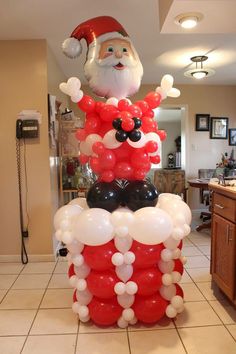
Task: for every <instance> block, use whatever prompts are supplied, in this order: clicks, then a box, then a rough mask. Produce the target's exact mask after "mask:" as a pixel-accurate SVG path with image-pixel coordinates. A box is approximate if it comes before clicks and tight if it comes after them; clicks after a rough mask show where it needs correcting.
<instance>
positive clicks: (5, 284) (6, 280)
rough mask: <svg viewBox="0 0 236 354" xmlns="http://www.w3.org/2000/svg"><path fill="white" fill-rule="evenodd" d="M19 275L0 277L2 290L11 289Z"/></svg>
mask: <svg viewBox="0 0 236 354" xmlns="http://www.w3.org/2000/svg"><path fill="white" fill-rule="evenodd" d="M17 277H18V275H16V274H3V275H0V289H1V290H2V289H9V288H10V287H11V286H12V284H13V283H14V281H15V280H16V278H17Z"/></svg>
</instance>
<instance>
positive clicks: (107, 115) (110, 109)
mask: <svg viewBox="0 0 236 354" xmlns="http://www.w3.org/2000/svg"><path fill="white" fill-rule="evenodd" d="M119 116H120V112H119V111H118V109H117V108H116V107H115V106H112V105H111V104H105V105H104V106H103V107H102V108H101V110H100V117H101V119H102V120H104V121H105V122H112V121H113V120H114V119H115V118H118V117H119Z"/></svg>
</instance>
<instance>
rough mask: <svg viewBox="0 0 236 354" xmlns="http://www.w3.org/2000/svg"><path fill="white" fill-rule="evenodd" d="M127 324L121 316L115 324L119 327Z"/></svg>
mask: <svg viewBox="0 0 236 354" xmlns="http://www.w3.org/2000/svg"><path fill="white" fill-rule="evenodd" d="M128 325H129V323H128V322H127V321H126V320H125V319H124V318H123V317H120V318H119V319H118V321H117V326H118V327H120V328H126V327H128Z"/></svg>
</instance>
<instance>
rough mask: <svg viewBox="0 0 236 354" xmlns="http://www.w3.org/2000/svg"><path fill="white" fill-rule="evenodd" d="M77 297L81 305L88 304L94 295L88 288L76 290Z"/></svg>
mask: <svg viewBox="0 0 236 354" xmlns="http://www.w3.org/2000/svg"><path fill="white" fill-rule="evenodd" d="M76 298H77V301H78V303H79V304H80V305H88V304H89V303H90V301H91V300H92V298H93V295H92V294H91V293H90V291H89V290H88V289H85V290H84V291H79V290H77V291H76Z"/></svg>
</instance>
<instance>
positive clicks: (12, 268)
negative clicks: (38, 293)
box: [0, 263, 24, 274]
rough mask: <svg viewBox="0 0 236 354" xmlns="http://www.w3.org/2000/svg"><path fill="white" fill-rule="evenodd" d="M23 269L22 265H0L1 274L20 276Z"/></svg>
mask: <svg viewBox="0 0 236 354" xmlns="http://www.w3.org/2000/svg"><path fill="white" fill-rule="evenodd" d="M23 268H24V265H23V264H21V263H0V274H19V273H20V272H21V271H22V269H23Z"/></svg>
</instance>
